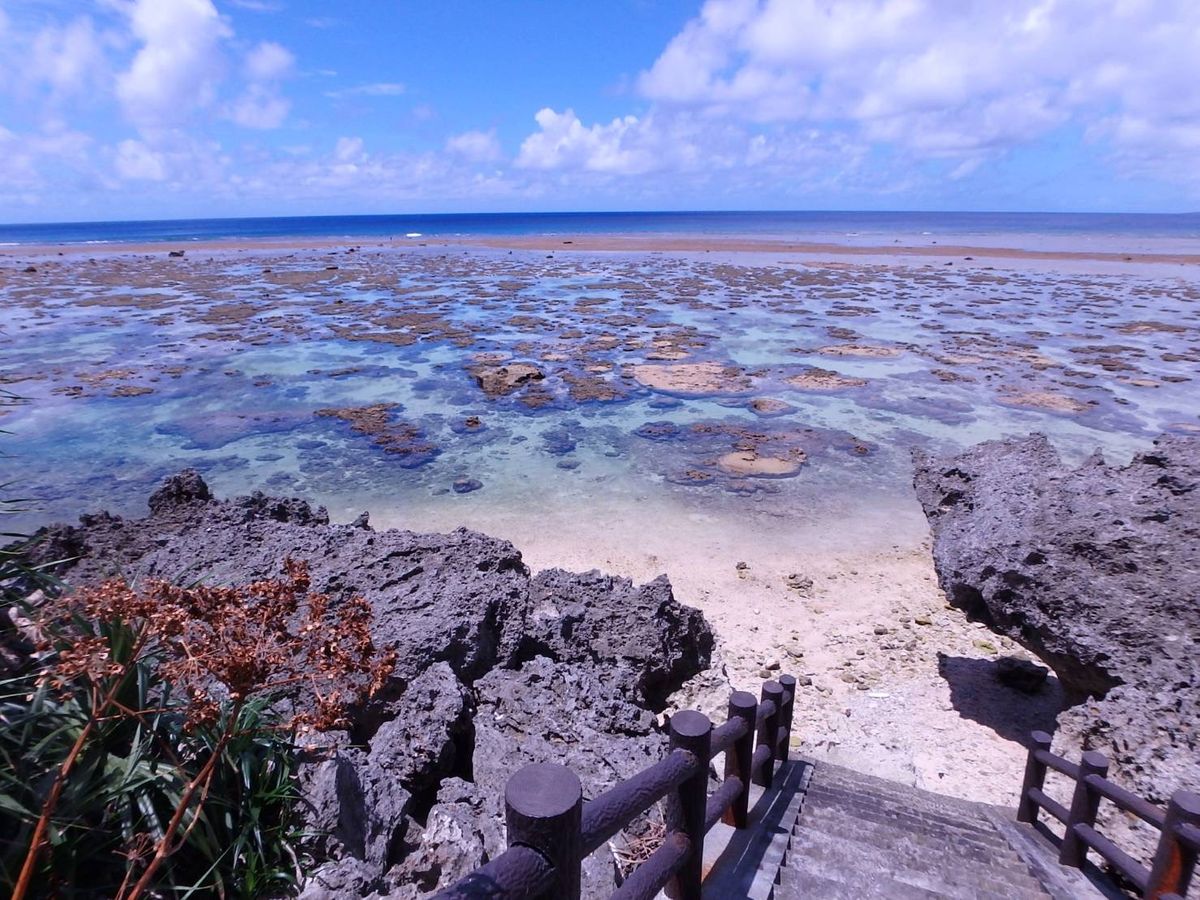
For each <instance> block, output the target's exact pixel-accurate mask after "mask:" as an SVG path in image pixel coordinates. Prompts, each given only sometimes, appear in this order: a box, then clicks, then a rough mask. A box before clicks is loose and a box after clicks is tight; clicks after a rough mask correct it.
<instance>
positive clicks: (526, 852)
mask: <svg viewBox="0 0 1200 900" xmlns="http://www.w3.org/2000/svg"><path fill="white" fill-rule="evenodd" d="M795 694H796V679H794V678H792V677H790V676H787V675H784V676H781V677H780V679H779V681H768V682H766V683H765V684H764V685H763V689H762V700H761V702H757V701H755V699H754V696H753V695H752V694H747V693H745V692H742V691H735V692H734V693H733V694H732V695H731V697H730V698H729V719H728V721H727V722H726V723H725V724H724V725H722V726H721V727H720V728H716V729H714V728H713V727H712V723H711V722H710V721H709V719H708V717H707V716H705V715H703V714H701V713H698V712H693V711H691V710H683V711H681V712H678V713H676V714H675V715H674V716H672V717H671V722H670V733H671V752H670V753H669V754H668V755H667V756H665V757H664V758H663V759H661V760H659V761H658V762H657V763H655V764H654V765H652V766H648V767H647V768H645V769H643V770H642V771H641V772H638V773H637V774H636V775H634V776H632V777H631V778H628V779H626V780H624V781H622V782H620V783H618V784H616V785H614V786H613V787H611V788H610V789H609V790H607V791H605V792H604V793H603V794H601V795H600V796H598V797H596V798H595V799H593V800H591V801H590V802H588V803H583V802H582V800H581V788H580V785H579V779H578V778H577V777H576V776H575V775H574V773H572V772H571V771H570V770H569V769H567V768H565V767H563V766H555V765H551V764H548V763H538V764H534V765H530V766H526V767H525V768H523V769H521V770H520V771H519V772H517V773H516V774H515V775H513V777H512V778H510V779H509V781H508V785H507V787H506V789H505V809H506V820H507V824H508V844H509V849H508V850H507V851H505V852H504V853H502V854H500V855H499V856H497V857H496V858H495V859H493V860H492V861H491V862H489V863H488V864H487V865H485V866H483V867H481V868H479V869H476V870H475V871H474V872H472V873H470V874H469V875H467V876H466V877H464V878H462V879H460V880H459V881H457V882H455V883H454V884H453V885H451V886H450V887H448V888H446V889H445V890H443V891H441V892H440V893H439V894H438V895H437V896H438V897H439V898H441V900H451V898H455V900H467V898H482V897H488V898H492V900H499V898H509V900H526V898H538V897H544V896H552V897H554V898H556V900H558V898H561V900H578V897H579V891H580V863H581V861H582V859H583V858H584V857H585V856H587V855H588V854H590V853H592V852H593V851H594V850H596V849H598V848H599V847H600V846H601V845H602V844H604V842H605V841H607V840H609V839H610V838H611V837H613V836H614V835H615V834H617V833H618V832H619V831H621V829H623V828H625V827H627V826H628V825H629V823H630V822H631V821H632V820H633V819H634V818H636V817H637V816H638V815H640V814H641V813H643V812H646V811H647V810H648V809H649V808H650V807H652V806H653V805H654V804H655V803H656V802H658V801H659V800H665V801H666V804H667V806H666V817H665V818H666V824H667V834H666V837H665V838H664V840H663V844H662V846H661V847H659V848H658V849H657V850H655V852H654V853H652V854H651V855H650V857H649V858H648V859H647V860H646V861H645V862H643V863H642V864H641V865H640V866H638V867H637V868H636V869H635V870H634V871H633V872H632V873H631V874H630V876H629V877H628V878H627V879H626V880H625V882H624V883H623V884H622V885H621V887H620V888H619V889H618V891H617V892H616V893H615V894H614V895H613V897H614V898H621V900H640V898H647V900H649V898H651V897H653V896H655V894H657V892H658V891H659V890H660V889H662V888H663V887H664V886H665V885H666V884H667V883H668V882H672V881H673V882H674V887H673V892H672V896H674V897H676V898H678V900H699V898H700V882H701V877H702V868H701V862H702V860H703V856H704V836H705V834H707V833H708V831H709V829H711V828H712V826H713V825H715V824H716V823H717V821H718V820H721V819H724V820H725V821H726V822H727V823H728V824H730V825H732V826H733V827H735V828H745V827H746V825H747V804H748V799H749V794H750V791H749V786H750V783H751V780H753V782H754V783H755V784H759V785H762V786H764V787H770V786H771V784H772V782H773V780H774V777H775V773H776V769H777V767H776V763H779V764H780V765H782V764H783V763H784V762H786V761H787V758H788V743H789V740H790V737H791V735H790V730H791V723H792V707H793V705H794V703H795V699H796V696H795ZM756 731H757V740H758V746H757V748H755V747H754V741H755V736H756V735H755V732H756ZM720 753H724V754H725V781H724V782H723V783H722V785H721V786H720V787H719V788H717V790H716V791H714V792H713V794H712V795H711V796H709V795H708V793H707V791H708V768H709V763H710V762H711V761H712V758H713V757H714V756H717V755H718V754H720Z"/></svg>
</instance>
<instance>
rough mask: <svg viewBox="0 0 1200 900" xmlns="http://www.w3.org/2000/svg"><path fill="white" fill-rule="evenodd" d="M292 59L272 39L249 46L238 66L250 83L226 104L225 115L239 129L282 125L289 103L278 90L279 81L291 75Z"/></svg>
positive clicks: (284, 49)
mask: <svg viewBox="0 0 1200 900" xmlns="http://www.w3.org/2000/svg"><path fill="white" fill-rule="evenodd" d="M295 62H296V58H295V57H294V56H292V54H291V51H289V50H288V49H287V48H285V47H283V46H282V45H280V44H276V43H274V42H272V41H264V42H262V43H260V44H257V45H255V46H254V47H253V48H251V50H250V52H248V53H247V54H246V58H245V60H244V62H243V66H242V68H243V69H244V71H245V73H246V77H247V78H248V79H249V81H250V83H249V84H248V85H247V86H246V88H245V90H244V91H242V93H241V95H240V96H239V97H238V98H237V99H236V100H234V102H233V104H232V105H231V106H230V108H229V110H228V115H229V118H230V119H232V120H233V121H234V122H236V123H237V124H238V125H241V126H242V127H243V128H258V129H269V128H278V127H279V126H280V125H282V124H283V123H284V120H285V119H287V114H288V112H289V110H290V109H291V103H290V102H289V101H288V100H286V99H285V98H284V97H283V96H282V94H281V93H280V88H279V81H280V80H281V79H283V78H286V77H287V76H288V75H290V74H291V72H292V68H293V66H294V65H295Z"/></svg>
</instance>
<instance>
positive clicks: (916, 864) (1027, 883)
mask: <svg viewBox="0 0 1200 900" xmlns="http://www.w3.org/2000/svg"><path fill="white" fill-rule="evenodd" d="M787 868H798V869H802V870H805V871H809V872H813V873H815V874H819V875H823V876H829V877H844V873H846V872H853V873H855V876H856V880H858V881H860V882H862V881H866V882H873V881H877V882H881V883H882V882H888V883H893V882H894V883H896V884H903V885H907V886H908V887H910V888H914V889H917V890H920V891H926V892H929V893H931V894H933V895H934V896H944V897H980V898H984V897H988V898H991V897H997V898H999V897H1008V898H1014V900H1016V898H1020V900H1025V898H1045V896H1046V895H1045V894H1044V893H1043V892H1042V890H1041V888H1040V886H1039V885H1038V883H1037V881H1035V880H1034V879H1033V878H1032V877H1031V876H1030V875H1029V872H1028V871H1027V870H1025V871H1021V870H1020V869H1013V868H1010V867H997V866H993V865H988V864H979V863H971V862H969V861H964V860H962V859H959V858H957V857H956V856H955V855H954V854H953V853H950V852H947V853H941V854H937V853H930V852H928V850H926V849H924V848H914V847H912V846H911V845H909V844H907V843H906V842H905V841H904V840H903V839H898V840H896V841H895V842H893V843H891V844H890V845H888V846H883V847H880V846H877V845H874V844H871V843H865V842H862V841H858V840H853V839H849V838H846V837H843V836H842V835H835V834H830V833H828V832H824V831H817V830H814V829H810V828H807V827H804V826H802V827H801V828H800V829H799V830H798V831H797V834H796V836H795V838H794V840H793V842H792V851H791V854H790V855H789V857H788V862H787ZM830 873H836V874H834V875H831V874H830Z"/></svg>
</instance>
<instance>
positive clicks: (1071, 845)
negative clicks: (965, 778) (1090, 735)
mask: <svg viewBox="0 0 1200 900" xmlns="http://www.w3.org/2000/svg"><path fill="white" fill-rule="evenodd" d="M1032 739H1033V743H1032V745H1031V746H1030V749H1029V758H1028V759H1027V761H1026V763H1025V784H1024V786H1023V787H1022V789H1021V803H1020V806H1019V807H1018V808H1017V819H1018V820H1019V821H1021V822H1029V823H1033V822H1036V821H1037V816H1038V810H1045V811H1046V812H1047V813H1049V814H1050V815H1052V816H1053V817H1054V818H1056V819H1058V821H1060V822H1062V823H1063V827H1064V828H1065V831H1064V833H1063V840H1062V844H1061V845H1060V847H1059V857H1058V859H1059V862H1061V863H1062V864H1063V865H1064V866H1072V867H1074V868H1082V867H1083V863H1084V859H1085V857H1086V856H1087V851H1088V850H1089V849H1091V850H1095V851H1096V852H1097V853H1098V854H1100V856H1102V857H1103V858H1104V859H1105V860H1107V861H1108V862H1109V863H1110V864H1111V865H1112V866H1113V867H1114V868H1115V869H1117V871H1119V872H1120V873H1121V874H1122V875H1123V876H1124V877H1125V878H1126V879H1128V880H1129V881H1130V883H1132V884H1134V885H1136V886H1137V889H1138V890H1139V891H1140V892H1141V896H1142V897H1143V898H1145V900H1182V898H1183V897H1185V896H1186V895H1187V890H1188V886H1189V884H1190V883H1191V880H1192V874H1193V872H1194V871H1195V868H1196V859H1197V855H1198V854H1200V794H1195V793H1192V792H1191V791H1177V792H1176V793H1175V794H1174V795H1173V796H1172V797H1171V800H1170V802H1169V803H1168V804H1167V808H1166V809H1165V810H1164V809H1162V808H1161V807H1159V806H1155V805H1154V804H1153V803H1150V802H1148V801H1147V800H1144V799H1143V798H1141V797H1139V796H1137V795H1136V794H1133V793H1130V792H1129V791H1127V790H1125V789H1124V788H1122V787H1119V786H1117V785H1115V784H1113V783H1112V782H1111V781H1109V780H1108V779H1107V778H1106V777H1105V776H1106V775H1107V774H1108V760H1107V759H1106V758H1105V757H1104V756H1103V755H1102V754H1100V753H1097V752H1095V751H1094V750H1089V751H1087V752H1085V753H1084V754H1083V757H1082V758H1081V759H1080V761H1079V763H1078V764H1076V763H1071V762H1068V761H1067V760H1065V759H1063V758H1062V757H1061V756H1055V755H1054V754H1053V753H1051V752H1050V735H1048V734H1046V733H1045V732H1043V731H1035V732H1033V734H1032ZM1047 769H1053V770H1054V771H1055V772H1059V773H1061V774H1063V775H1066V776H1067V777H1068V778H1070V779H1071V780H1072V781H1074V782H1075V790H1074V793H1073V794H1072V796H1071V805H1070V807H1069V808H1068V807H1065V806H1063V805H1062V804H1061V803H1059V802H1057V801H1056V800H1054V799H1053V798H1051V797H1049V796H1047V794H1046V792H1045V790H1044V782H1045V779H1046V770H1047ZM1101 800H1108V801H1109V802H1110V803H1113V804H1114V805H1116V806H1117V807H1118V808H1120V809H1122V810H1124V811H1125V812H1127V813H1131V814H1133V815H1135V816H1137V817H1138V818H1139V819H1141V820H1142V821H1143V822H1146V823H1148V824H1150V825H1153V826H1154V827H1155V828H1157V829H1158V830H1159V831H1160V832H1161V835H1160V837H1159V841H1158V849H1157V850H1156V852H1155V854H1154V862H1153V865H1152V866H1151V867H1150V868H1149V869H1147V868H1146V867H1145V866H1143V865H1142V864H1141V863H1139V862H1138V861H1137V860H1135V859H1134V858H1133V857H1132V856H1130V855H1129V854H1128V853H1126V852H1125V851H1124V850H1122V849H1121V848H1120V847H1118V846H1117V845H1116V844H1115V843H1113V841H1112V840H1110V839H1109V838H1107V837H1105V836H1104V835H1103V834H1101V833H1100V832H1099V831H1097V830H1096V814H1097V813H1098V812H1099V809H1100V801H1101Z"/></svg>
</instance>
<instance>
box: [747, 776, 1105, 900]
mask: <svg viewBox="0 0 1200 900" xmlns="http://www.w3.org/2000/svg"><path fill="white" fill-rule="evenodd" d="M800 764H801V765H807V766H809V767H810V771H809V772H807V773H806V776H807V777H806V778H805V779H804V781H805V783H806V784H805V788H804V797H803V801H802V804H801V809H800V815H799V817H798V819H797V821H796V824H795V827H794V828H793V830H792V834H791V840H790V846H789V848H788V850H787V854H786V859H785V860H784V861H783V864H782V865H781V866H780V868H779V874H778V876H777V878H776V884H775V886H774V889H773V891H772V892H771V897H772V898H773V900H807V898H818V897H819V898H822V900H851V898H853V900H864V898H887V900H918V898H955V900H967V898H978V900H990V898H996V900H1035V898H1038V900H1040V898H1053V900H1074V898H1080V900H1083V898H1092V897H1119V896H1121V895H1120V894H1119V893H1115V892H1113V891H1112V890H1111V889H1110V888H1108V887H1107V886H1106V885H1104V883H1103V878H1102V877H1097V876H1098V874H1099V873H1096V872H1094V871H1093V872H1092V873H1091V874H1092V878H1091V879H1089V878H1087V877H1085V876H1084V875H1083V874H1082V873H1080V872H1078V871H1077V870H1073V869H1065V868H1063V867H1061V866H1059V865H1058V863H1057V860H1056V850H1055V848H1054V846H1053V844H1052V843H1051V842H1050V841H1049V840H1047V839H1046V838H1045V837H1043V836H1042V835H1040V834H1037V833H1036V832H1035V831H1034V830H1033V829H1032V828H1031V827H1030V826H1028V825H1019V824H1017V823H1016V822H1015V820H1014V819H1013V817H1012V813H1011V812H1009V811H1007V810H1001V809H998V808H996V807H989V806H986V805H984V804H978V803H970V802H968V801H965V800H957V799H955V798H952V797H945V796H942V795H940V794H933V793H930V792H928V791H921V790H918V789H916V788H912V787H907V786H905V785H901V784H899V783H896V782H892V781H885V780H883V779H880V778H874V777H872V776H869V775H864V774H862V773H859V772H854V771H852V770H850V769H844V768H841V767H839V766H833V765H829V764H827V763H800ZM1098 883H1099V884H1100V887H1097V884H1098Z"/></svg>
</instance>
